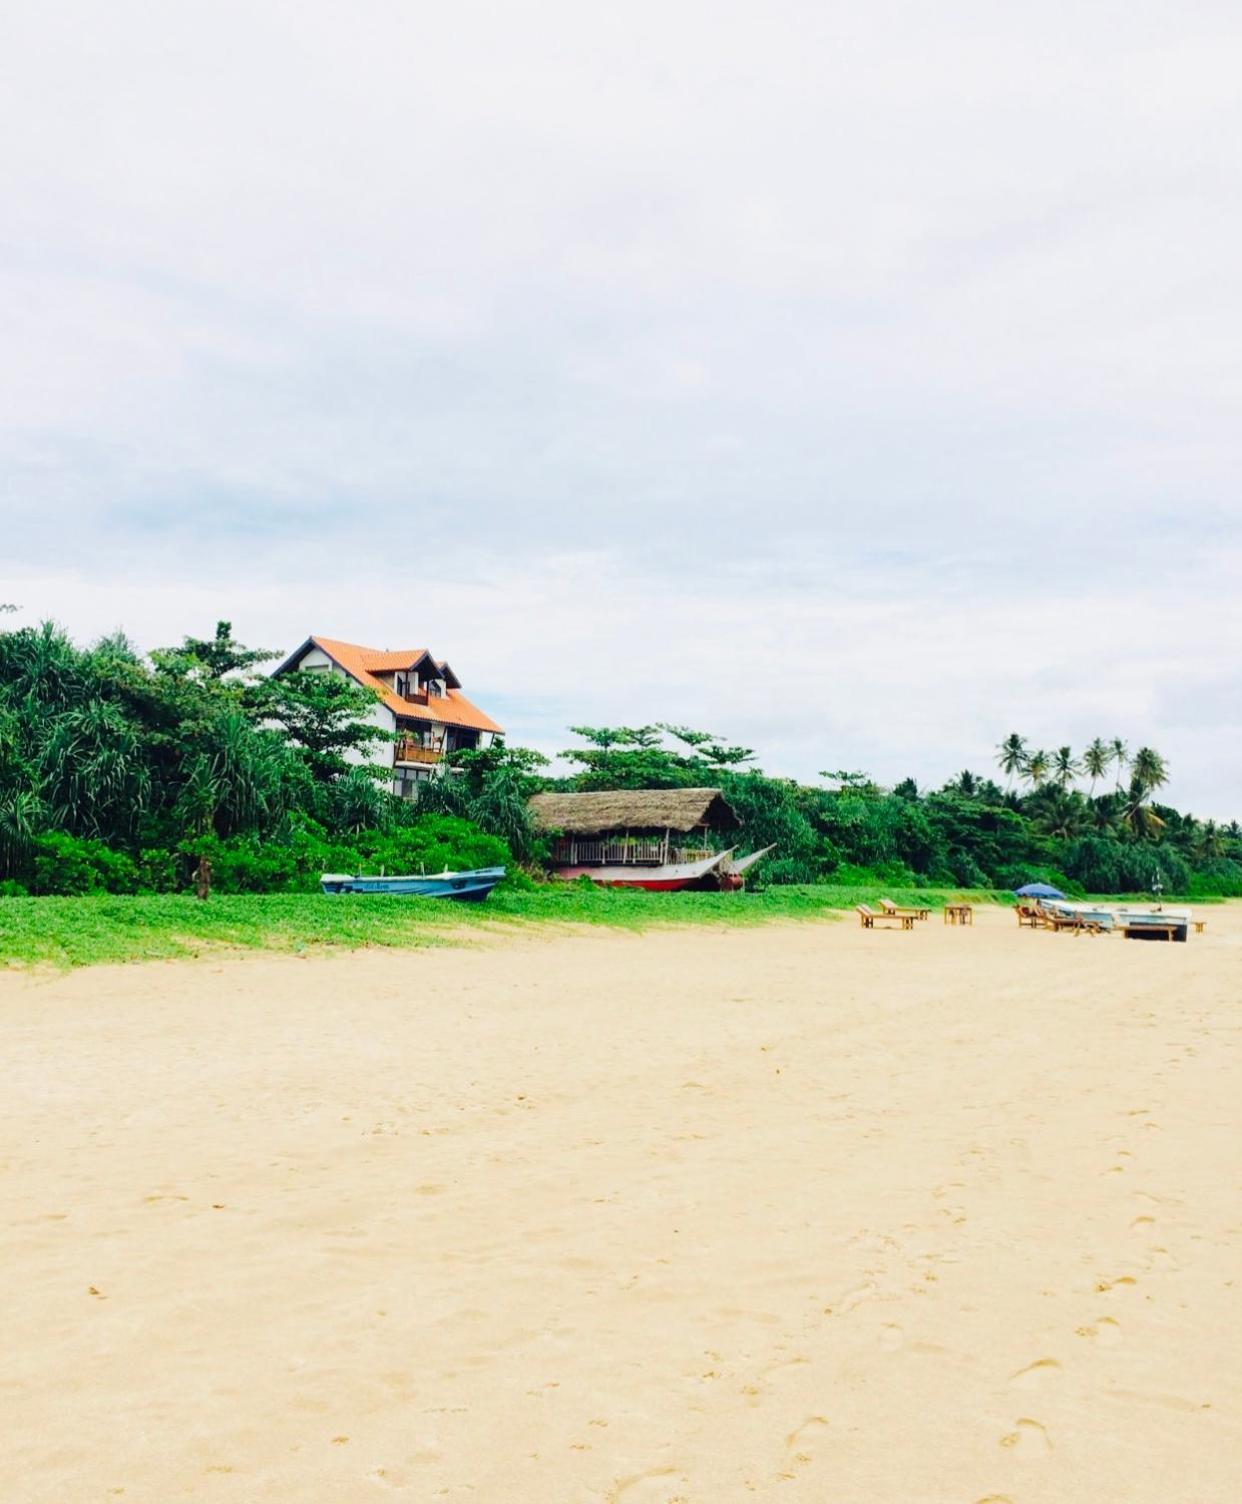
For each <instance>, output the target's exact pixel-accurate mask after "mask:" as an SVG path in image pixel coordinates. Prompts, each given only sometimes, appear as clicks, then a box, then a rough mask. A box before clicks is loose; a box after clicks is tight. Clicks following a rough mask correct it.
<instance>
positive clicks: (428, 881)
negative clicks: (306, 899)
mask: <svg viewBox="0 0 1242 1504" xmlns="http://www.w3.org/2000/svg"><path fill="white" fill-rule="evenodd" d="M504 875H505V869H504V868H503V867H477V868H475V870H474V871H472V872H439V873H435V874H430V873H420V874H419V875H418V876H417V877H414V876H410V877H382V876H381V877H361V876H358V877H351V876H349V875H347V874H345V873H341V872H325V873H324V874H323V876H322V877H321V878H320V879H319V886H320V887H321V888H322V889H323V891H324V892H325V893H389V894H399V895H401V896H403V897H406V898H455V899H457V900H458V901H459V902H461V903H482V902H483V900H484V899H485V898H486V897H487V895H488V894H489V893H490V892H491V891H492V889H493V888H494V887H495V886H496V884H497V883H498V882H499V881H500V879H501V878H502V877H503V876H504Z"/></svg>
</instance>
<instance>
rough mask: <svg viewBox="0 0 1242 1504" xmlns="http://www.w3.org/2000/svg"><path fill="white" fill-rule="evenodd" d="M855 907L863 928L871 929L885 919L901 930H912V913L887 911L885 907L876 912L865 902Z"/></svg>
mask: <svg viewBox="0 0 1242 1504" xmlns="http://www.w3.org/2000/svg"><path fill="white" fill-rule="evenodd" d="M857 908H858V920H859V923H860V924H861V925H862V927H863V929H865V930H873V929H874V928H875V927H876V925H877V924H878V923H881V922H883V921H885V920H887V921H888V923H890V924H896V925H897V926H899V928H901V929H903V930H912V929H913V928H914V915H913V914H898V913H895V912H894V913H889V912H888V911H887V910H885V909H881V910H880V912H879V913H877V912H876V911H875V910H874V909H873V908H870V907H869V906H868V905H867V904H865V903H860V904H858V905H857Z"/></svg>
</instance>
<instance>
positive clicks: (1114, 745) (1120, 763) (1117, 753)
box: [1108, 736, 1130, 793]
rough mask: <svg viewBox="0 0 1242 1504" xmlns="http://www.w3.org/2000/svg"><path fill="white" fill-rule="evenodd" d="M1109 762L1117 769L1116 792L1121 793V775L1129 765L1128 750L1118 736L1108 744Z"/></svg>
mask: <svg viewBox="0 0 1242 1504" xmlns="http://www.w3.org/2000/svg"><path fill="white" fill-rule="evenodd" d="M1108 747H1109V753H1110V755H1111V760H1112V762H1113V763H1114V764H1116V768H1117V792H1118V793H1121V775H1122V774H1123V773H1124V772H1125V770H1126V768H1127V767H1128V766H1129V763H1130V749H1129V747H1127V746H1126V744H1125V742H1123V741H1122V739H1121V738H1120V737H1119V736H1115V737H1113V739H1112V741H1111V742H1109V744H1108Z"/></svg>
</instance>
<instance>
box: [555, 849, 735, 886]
mask: <svg viewBox="0 0 1242 1504" xmlns="http://www.w3.org/2000/svg"><path fill="white" fill-rule="evenodd" d="M728 855H729V853H728V852H727V851H720V852H714V853H713V854H712V855H711V856H709V857H704V858H703V859H702V860H701V861H697V862H666V863H665V864H664V865H663V866H660V867H557V868H556V869H555V870H554V872H553V876H554V877H559V878H564V879H565V881H567V882H573V881H574V880H575V879H576V878H579V877H589V878H590V879H591V881H592V882H593V883H597V884H598V885H599V886H600V887H603V888H641V889H643V890H644V891H645V892H647V893H676V892H677V891H678V890H679V889H681V888H689V887H691V886H692V885H693V884H695V883H698V882H702V880H703V879H704V878H705V877H707V875H708V874H709V873H711V872H714V871H715V870H716V868H717V867H719V866H720V864H721V862H723V861H724V859H725V858H726V857H727V856H728Z"/></svg>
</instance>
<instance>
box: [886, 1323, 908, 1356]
mask: <svg viewBox="0 0 1242 1504" xmlns="http://www.w3.org/2000/svg"><path fill="white" fill-rule="evenodd" d="M905 1340H906V1334H905V1333H904V1332H903V1331H902V1329H901V1328H900V1327H899V1326H897V1325H896V1323H895V1322H888V1323H887V1324H886V1325H884V1326H882V1327H881V1328H880V1350H881V1351H882V1352H886V1353H895V1352H898V1351H899V1350H900V1349H901V1348H902V1347H903V1346H904V1344H905Z"/></svg>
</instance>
